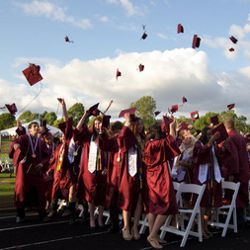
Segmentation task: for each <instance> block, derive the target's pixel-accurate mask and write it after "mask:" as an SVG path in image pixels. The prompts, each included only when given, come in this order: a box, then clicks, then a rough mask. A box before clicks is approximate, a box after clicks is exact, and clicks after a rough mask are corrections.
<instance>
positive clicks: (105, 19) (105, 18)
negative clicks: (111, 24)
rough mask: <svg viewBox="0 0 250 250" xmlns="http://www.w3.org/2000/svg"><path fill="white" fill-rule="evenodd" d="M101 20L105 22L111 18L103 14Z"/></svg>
mask: <svg viewBox="0 0 250 250" xmlns="http://www.w3.org/2000/svg"><path fill="white" fill-rule="evenodd" d="M100 21H101V22H103V23H106V22H108V21H109V18H108V17H107V16H101V17H100Z"/></svg>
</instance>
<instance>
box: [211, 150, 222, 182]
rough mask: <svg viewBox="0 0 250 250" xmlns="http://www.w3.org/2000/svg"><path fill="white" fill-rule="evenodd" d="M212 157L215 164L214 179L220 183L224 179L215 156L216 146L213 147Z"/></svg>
mask: <svg viewBox="0 0 250 250" xmlns="http://www.w3.org/2000/svg"><path fill="white" fill-rule="evenodd" d="M212 155H213V163H214V179H215V180H216V182H217V183H220V182H221V180H222V177H221V172H220V167H219V163H218V160H217V157H216V155H215V151H214V146H212Z"/></svg>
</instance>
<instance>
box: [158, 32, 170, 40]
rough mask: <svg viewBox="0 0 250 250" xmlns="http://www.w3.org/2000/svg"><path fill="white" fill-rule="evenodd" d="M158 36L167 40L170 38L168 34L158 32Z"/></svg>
mask: <svg viewBox="0 0 250 250" xmlns="http://www.w3.org/2000/svg"><path fill="white" fill-rule="evenodd" d="M157 36H158V37H160V38H161V39H163V40H167V39H168V37H167V35H165V34H163V33H157Z"/></svg>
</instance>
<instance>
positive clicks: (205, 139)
mask: <svg viewBox="0 0 250 250" xmlns="http://www.w3.org/2000/svg"><path fill="white" fill-rule="evenodd" d="M208 130H209V128H208V127H205V128H203V129H202V130H201V137H200V141H201V142H202V143H203V144H204V145H205V144H207V143H208V140H209V138H208Z"/></svg>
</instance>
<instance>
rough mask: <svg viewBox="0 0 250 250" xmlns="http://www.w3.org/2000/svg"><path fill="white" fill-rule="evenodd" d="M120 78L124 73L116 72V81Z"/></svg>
mask: <svg viewBox="0 0 250 250" xmlns="http://www.w3.org/2000/svg"><path fill="white" fill-rule="evenodd" d="M119 76H122V73H121V72H120V71H119V69H117V70H116V75H115V77H116V80H117V79H118V77H119Z"/></svg>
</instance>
